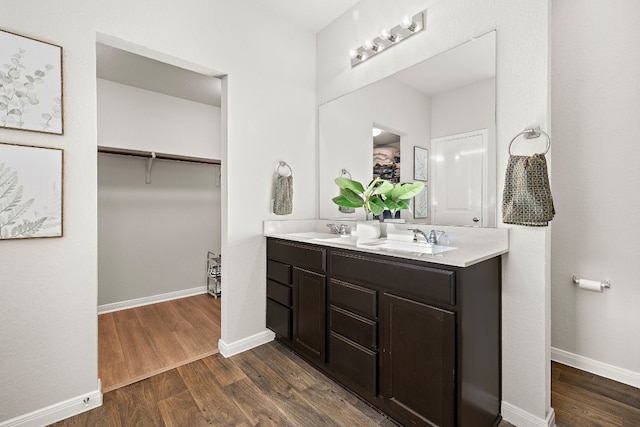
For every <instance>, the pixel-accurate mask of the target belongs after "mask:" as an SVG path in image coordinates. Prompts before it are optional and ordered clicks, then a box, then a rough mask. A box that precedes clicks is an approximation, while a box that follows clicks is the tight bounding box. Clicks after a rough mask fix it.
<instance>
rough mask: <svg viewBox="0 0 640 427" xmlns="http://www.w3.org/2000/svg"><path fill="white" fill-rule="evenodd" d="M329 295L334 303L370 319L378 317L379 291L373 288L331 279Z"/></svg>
mask: <svg viewBox="0 0 640 427" xmlns="http://www.w3.org/2000/svg"><path fill="white" fill-rule="evenodd" d="M329 295H330V298H331V303H332V304H335V305H337V306H339V307H342V308H345V309H347V310H349V311H353V312H354V313H356V314H360V315H361V316H365V317H368V318H369V319H376V317H377V314H378V310H377V304H378V300H377V292H376V291H374V290H373V289H367V288H364V287H362V286H357V285H354V284H352V283H346V282H343V281H340V280H336V279H331V284H330V288H329Z"/></svg>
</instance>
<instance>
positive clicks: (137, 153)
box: [98, 145, 220, 165]
mask: <svg viewBox="0 0 640 427" xmlns="http://www.w3.org/2000/svg"><path fill="white" fill-rule="evenodd" d="M98 153H104V154H118V155H121V156H133V157H143V158H145V159H150V158H155V159H156V160H175V161H178V162H190V163H204V164H208V165H219V164H220V160H218V159H209V158H206V157H193V156H181V155H179V154H165V153H157V152H152V151H141V150H130V149H127V148H115V147H105V146H102V145H99V146H98ZM154 154H155V156H154Z"/></svg>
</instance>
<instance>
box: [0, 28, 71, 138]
mask: <svg viewBox="0 0 640 427" xmlns="http://www.w3.org/2000/svg"><path fill="white" fill-rule="evenodd" d="M0 128H9V129H18V130H26V131H32V132H42V133H52V134H57V135H62V134H63V117H62V47H60V46H56V45H54V44H51V43H47V42H43V41H40V40H36V39H32V38H29V37H25V36H21V35H18V34H13V33H10V32H7V31H2V30H0Z"/></svg>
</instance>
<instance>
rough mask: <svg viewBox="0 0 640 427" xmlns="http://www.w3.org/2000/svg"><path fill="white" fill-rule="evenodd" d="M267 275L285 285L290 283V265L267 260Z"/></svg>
mask: <svg viewBox="0 0 640 427" xmlns="http://www.w3.org/2000/svg"><path fill="white" fill-rule="evenodd" d="M267 277H270V278H272V279H273V280H277V281H278V282H280V283H284V284H285V285H290V284H291V266H290V265H288V264H283V263H281V262H278V261H273V260H271V259H268V260H267Z"/></svg>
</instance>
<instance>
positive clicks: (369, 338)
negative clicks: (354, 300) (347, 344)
mask: <svg viewBox="0 0 640 427" xmlns="http://www.w3.org/2000/svg"><path fill="white" fill-rule="evenodd" d="M329 326H330V329H331V331H332V332H336V333H338V334H340V335H342V336H344V337H346V338H349V339H350V340H351V341H354V342H356V343H358V344H360V345H361V346H363V347H366V348H368V349H370V350H374V351H375V350H376V348H377V347H378V340H377V331H376V329H377V324H376V322H373V321H371V320H369V319H365V318H364V317H360V316H357V315H355V314H352V313H349V312H348V311H345V310H342V309H341V308H338V307H331V311H330V312H329Z"/></svg>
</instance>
